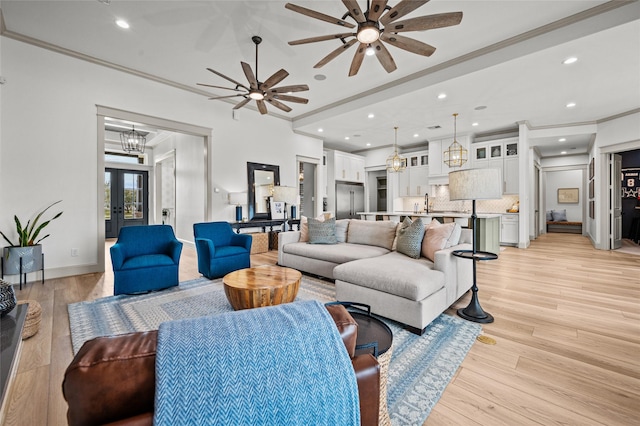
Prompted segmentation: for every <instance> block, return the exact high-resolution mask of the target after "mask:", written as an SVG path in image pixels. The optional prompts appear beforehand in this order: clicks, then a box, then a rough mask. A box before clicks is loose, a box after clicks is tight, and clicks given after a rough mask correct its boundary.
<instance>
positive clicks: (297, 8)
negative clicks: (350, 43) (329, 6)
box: [284, 3, 355, 28]
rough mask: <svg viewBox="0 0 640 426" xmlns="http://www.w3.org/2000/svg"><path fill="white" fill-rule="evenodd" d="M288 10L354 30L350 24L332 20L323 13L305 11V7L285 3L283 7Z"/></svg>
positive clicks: (340, 20)
mask: <svg viewBox="0 0 640 426" xmlns="http://www.w3.org/2000/svg"><path fill="white" fill-rule="evenodd" d="M284 7H286V8H287V9H289V10H293V11H294V12H298V13H301V14H303V15H306V16H309V17H311V18H315V19H319V20H321V21H325V22H330V23H332V24H336V25H340V26H341V27H346V28H355V25H353V24H352V23H351V22H347V21H343V20H342V19H338V18H334V17H332V16H329V15H325V14H324V13H320V12H316V11H315V10H311V9H307V8H306V7H302V6H297V5H295V4H291V3H287V4H285V5H284Z"/></svg>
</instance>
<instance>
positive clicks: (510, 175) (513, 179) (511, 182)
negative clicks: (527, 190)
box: [502, 157, 520, 194]
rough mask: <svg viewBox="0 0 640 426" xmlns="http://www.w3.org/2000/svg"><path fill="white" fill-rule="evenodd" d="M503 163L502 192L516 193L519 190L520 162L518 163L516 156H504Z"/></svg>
mask: <svg viewBox="0 0 640 426" xmlns="http://www.w3.org/2000/svg"><path fill="white" fill-rule="evenodd" d="M503 165H504V166H503V167H504V168H503V172H502V176H503V179H504V193H505V194H518V193H519V190H520V164H519V163H518V157H515V158H505V159H504V163H503Z"/></svg>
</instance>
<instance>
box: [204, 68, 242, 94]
mask: <svg viewBox="0 0 640 426" xmlns="http://www.w3.org/2000/svg"><path fill="white" fill-rule="evenodd" d="M207 70H209V71H211V72H212V73H214V74H215V75H217V76H220V77H222V78H224V79H225V80H229V81H230V82H232V83H233V84H235V85H236V86H240V87H244V88H245V89H247V90H249V88H248V87H247V86H245V85H244V84H242V83H238V82H237V81H235V80H234V79H232V78H229V77H227V76H226V75H224V74H221V73H219V72H218V71H216V70H212V69H211V68H207Z"/></svg>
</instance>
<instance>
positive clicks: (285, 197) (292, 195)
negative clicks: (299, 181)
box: [272, 186, 300, 219]
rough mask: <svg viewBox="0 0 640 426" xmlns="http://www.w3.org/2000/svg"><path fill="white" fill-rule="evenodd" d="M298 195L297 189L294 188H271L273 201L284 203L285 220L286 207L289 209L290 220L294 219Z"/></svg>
mask: <svg viewBox="0 0 640 426" xmlns="http://www.w3.org/2000/svg"><path fill="white" fill-rule="evenodd" d="M299 200H300V195H298V188H296V187H294V186H274V187H273V201H282V202H284V203H285V206H284V208H285V217H284V219H287V217H286V215H287V210H286V209H287V206H290V207H291V216H289V218H290V219H295V218H296V215H297V211H296V206H297V205H298V203H299V202H300V201H299ZM272 219H281V218H279V217H272Z"/></svg>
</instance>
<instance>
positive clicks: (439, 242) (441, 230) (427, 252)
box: [422, 219, 460, 261]
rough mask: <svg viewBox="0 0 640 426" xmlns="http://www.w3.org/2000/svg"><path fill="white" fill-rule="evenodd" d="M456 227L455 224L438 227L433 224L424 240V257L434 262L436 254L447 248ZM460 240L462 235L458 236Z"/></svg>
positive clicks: (438, 225) (425, 234)
mask: <svg viewBox="0 0 640 426" xmlns="http://www.w3.org/2000/svg"><path fill="white" fill-rule="evenodd" d="M434 220H435V219H434ZM436 222H437V221H436ZM455 225H456V224H455V223H453V222H451V223H445V224H440V223H438V224H437V225H436V224H435V223H433V222H431V223H430V224H429V226H428V227H427V230H426V231H425V233H424V239H423V240H422V255H423V256H424V257H426V258H427V259H429V260H431V261H433V259H435V257H434V256H435V254H434V253H435V252H437V251H438V250H442V249H443V248H446V247H447V243H448V241H449V238H450V237H451V234H452V233H453V231H454V229H455ZM458 226H459V225H458ZM459 239H460V235H459V234H458V240H459Z"/></svg>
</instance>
